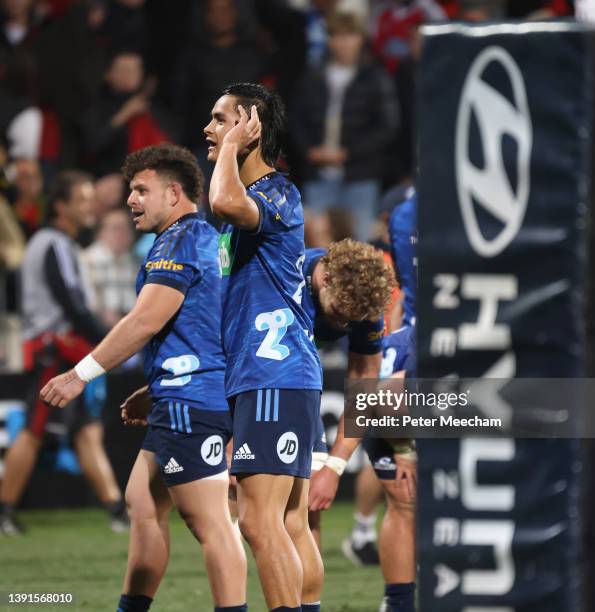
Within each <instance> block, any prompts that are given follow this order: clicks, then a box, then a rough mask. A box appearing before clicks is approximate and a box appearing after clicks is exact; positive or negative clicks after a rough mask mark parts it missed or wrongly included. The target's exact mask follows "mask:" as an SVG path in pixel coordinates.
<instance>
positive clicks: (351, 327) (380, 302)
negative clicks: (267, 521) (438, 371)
mask: <svg viewBox="0 0 595 612" xmlns="http://www.w3.org/2000/svg"><path fill="white" fill-rule="evenodd" d="M304 278H305V280H306V288H305V291H304V308H305V309H306V312H307V313H308V314H309V315H310V317H311V318H312V320H313V322H314V337H315V338H316V342H317V344H318V345H319V346H320V345H321V344H323V343H325V342H334V341H336V340H338V339H339V338H342V337H344V336H347V337H348V339H349V357H348V364H347V378H350V379H359V378H378V376H379V373H380V362H381V359H382V337H383V333H384V318H383V312H384V310H385V309H386V305H387V303H388V302H389V300H390V298H391V293H392V290H393V289H394V287H395V284H396V282H395V274H394V271H393V269H392V267H391V266H390V265H389V264H388V263H387V262H386V261H385V259H384V257H383V255H382V253H381V252H380V251H379V250H378V249H375V248H374V247H373V246H371V245H369V244H365V243H363V242H356V241H354V240H351V239H346V240H342V241H341V242H338V243H335V244H332V245H331V246H330V247H329V249H328V251H326V250H325V249H307V250H306V259H305V262H304ZM327 458H328V449H327V445H326V440H325V439H324V427H323V424H322V420H319V428H318V433H317V438H316V445H315V446H314V455H313V458H312V470H313V471H314V472H315V475H313V477H312V486H313V487H314V486H315V484H314V483H315V482H316V480H317V478H318V476H319V472H320V470H321V469H322V468H323V467H324V466H325V464H326V461H327ZM340 465H342V464H340ZM334 467H335V463H334V462H333V460H331V462H330V463H329V465H328V469H330V470H332V469H333V468H334ZM325 471H326V470H325ZM372 478H374V476H373V475H372ZM374 480H376V479H375V478H374ZM378 494H380V492H379V493H375V494H374V496H373V497H374V499H373V500H371V502H372V504H375V503H376V499H377V497H376V495H378ZM309 520H310V528H311V529H312V532H313V533H314V534H315V535H316V537H317V540H318V542H319V538H320V535H319V533H320V511H319V510H316V511H314V512H310V516H309ZM345 544H347V545H350V544H351V542H350V541H348V542H346V543H345ZM344 548H345V546H344ZM350 548H351V547H350ZM350 552H351V554H352V555H358V560H359V561H360V564H362V561H361V559H362V558H363V559H365V560H369V561H370V563H371V564H373V563H372V562H373V561H374V559H373V556H376V559H375V562H376V564H377V563H378V555H377V552H376V550H375V548H374V547H373V546H372V544H371V543H370V541H369V540H366V541H364V542H362V543H361V546H360V547H358V548H357V550H355V551H351V550H350Z"/></svg>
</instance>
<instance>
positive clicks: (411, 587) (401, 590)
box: [384, 582, 415, 612]
mask: <svg viewBox="0 0 595 612" xmlns="http://www.w3.org/2000/svg"><path fill="white" fill-rule="evenodd" d="M384 595H385V596H386V598H387V600H388V602H387V603H388V609H389V612H415V582H407V583H394V584H386V585H384Z"/></svg>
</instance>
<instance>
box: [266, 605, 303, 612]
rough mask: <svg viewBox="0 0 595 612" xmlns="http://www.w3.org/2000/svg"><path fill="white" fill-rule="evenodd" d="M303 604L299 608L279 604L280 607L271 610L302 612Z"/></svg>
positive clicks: (273, 611)
mask: <svg viewBox="0 0 595 612" xmlns="http://www.w3.org/2000/svg"><path fill="white" fill-rule="evenodd" d="M302 610H303V608H302V606H298V607H297V608H288V607H287V606H279V607H278V608H273V609H272V610H270V612H302Z"/></svg>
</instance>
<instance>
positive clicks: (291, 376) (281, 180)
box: [219, 172, 322, 397]
mask: <svg viewBox="0 0 595 612" xmlns="http://www.w3.org/2000/svg"><path fill="white" fill-rule="evenodd" d="M247 193H248V196H249V197H251V198H252V199H253V200H254V201H255V202H256V204H257V206H258V208H259V210H260V221H259V225H258V228H257V229H256V230H255V231H254V232H248V231H244V230H240V229H238V228H236V227H234V226H233V225H229V224H226V225H224V226H223V227H222V228H221V233H220V235H219V258H220V262H221V271H222V274H223V293H222V295H223V319H222V325H223V327H222V330H223V331H222V335H223V348H224V351H225V357H226V361H227V367H226V374H225V391H226V394H227V396H228V397H231V396H234V395H237V394H238V393H243V392H245V391H252V390H255V389H264V388H268V389H321V388H322V372H321V367H320V361H319V359H318V352H317V350H316V346H315V345H314V340H313V336H312V322H311V320H310V318H309V317H308V316H307V315H306V313H305V312H304V309H303V307H302V292H303V288H304V284H305V281H304V277H303V273H302V266H303V263H304V216H303V211H302V202H301V197H300V194H299V192H298V190H297V189H296V188H295V186H294V185H293V183H291V182H290V181H289V180H287V179H286V178H285V177H284V176H283V175H281V174H279V173H277V172H272V173H270V174H267V175H265V176H263V177H262V178H260V179H259V180H257V181H256V182H254V183H253V184H252V185H249V186H248V187H247Z"/></svg>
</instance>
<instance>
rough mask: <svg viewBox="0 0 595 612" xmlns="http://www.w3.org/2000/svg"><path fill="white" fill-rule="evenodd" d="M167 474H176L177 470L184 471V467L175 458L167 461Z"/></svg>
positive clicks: (165, 470)
mask: <svg viewBox="0 0 595 612" xmlns="http://www.w3.org/2000/svg"><path fill="white" fill-rule="evenodd" d="M163 471H164V472H165V473H166V474H175V473H176V472H183V471H184V468H183V467H182V466H181V465H180V464H179V463H178V462H177V461H176V460H175V459H174V458H173V457H171V458H170V460H169V461H168V462H167V465H166V466H165V467H164V468H163Z"/></svg>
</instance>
